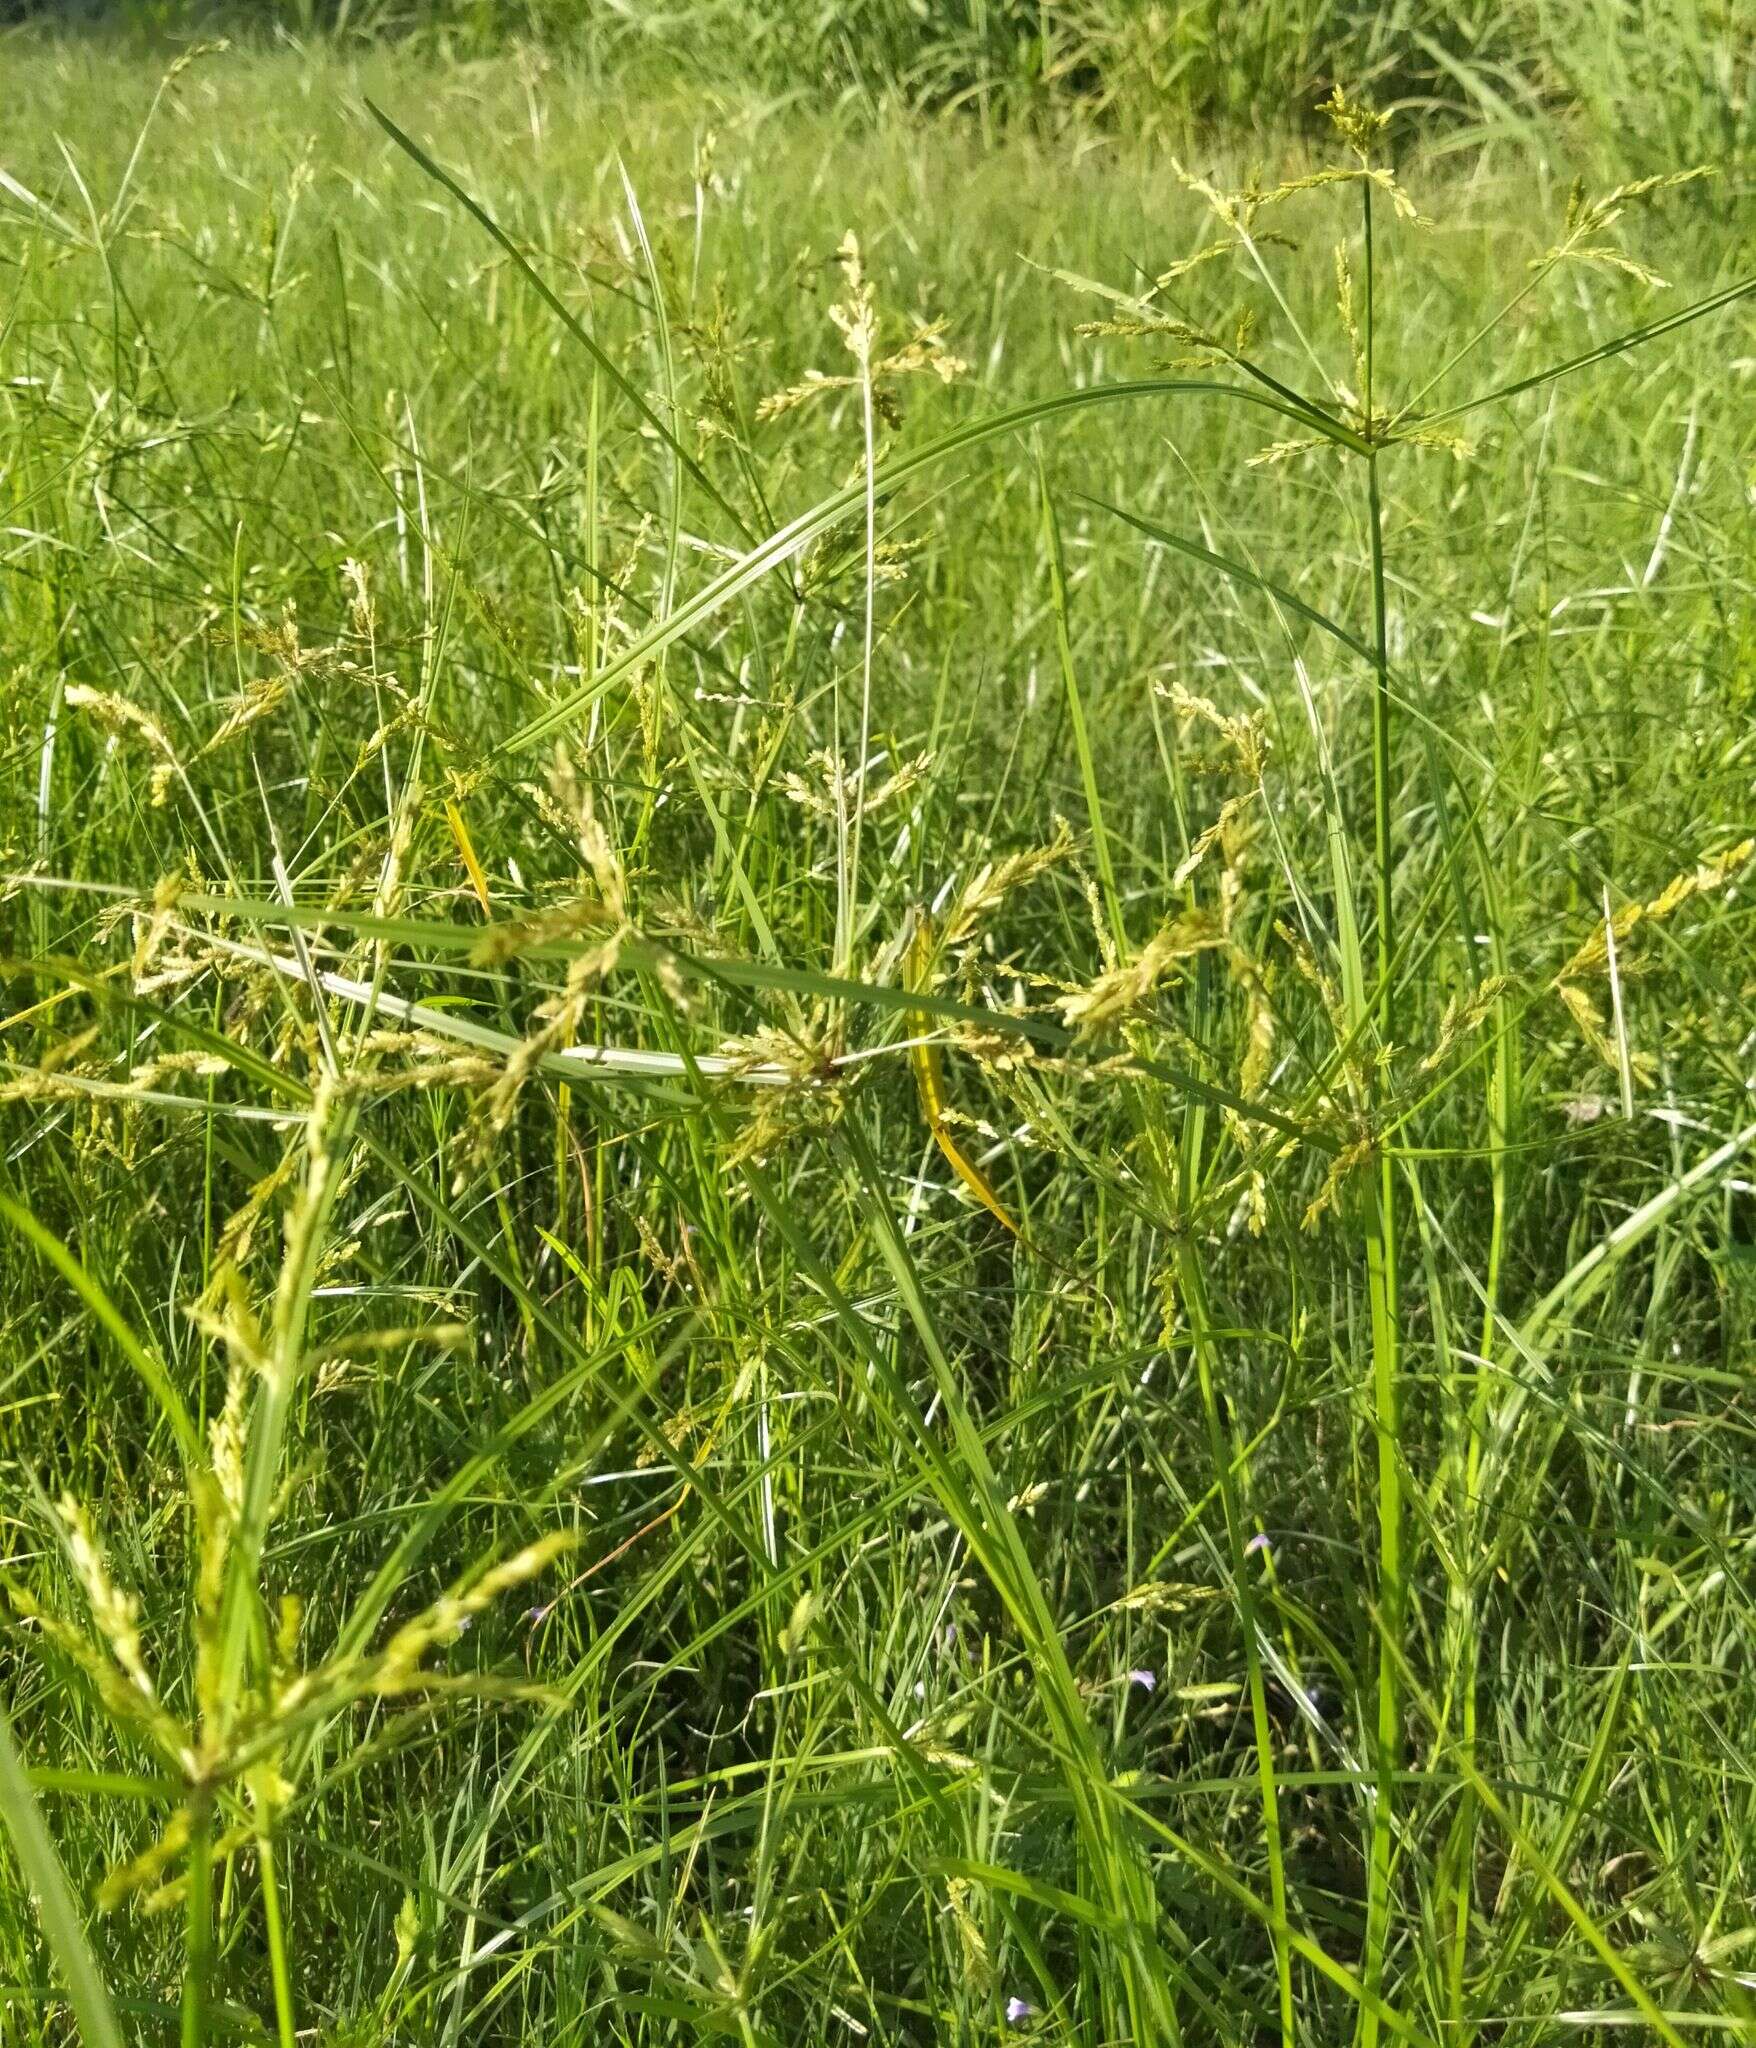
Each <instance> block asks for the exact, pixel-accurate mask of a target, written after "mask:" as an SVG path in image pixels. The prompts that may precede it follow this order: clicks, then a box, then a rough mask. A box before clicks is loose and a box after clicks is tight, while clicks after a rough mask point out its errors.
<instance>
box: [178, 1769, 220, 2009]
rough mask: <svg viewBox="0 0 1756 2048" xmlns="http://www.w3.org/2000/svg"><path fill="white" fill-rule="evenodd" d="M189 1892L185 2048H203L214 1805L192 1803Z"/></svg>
mask: <svg viewBox="0 0 1756 2048" xmlns="http://www.w3.org/2000/svg"><path fill="white" fill-rule="evenodd" d="M190 1815H191V1821H190V1829H189V1891H188V1897H187V1899H186V1901H185V1912H184V1920H183V2033H182V2048H203V2043H204V2042H205V2041H206V2039H207V2008H208V2002H209V1992H210V1980H211V1978H212V1975H213V1802H212V1799H211V1798H210V1796H209V1795H208V1794H207V1793H205V1792H197V1793H196V1794H194V1796H193V1797H192V1799H191V1800H190Z"/></svg>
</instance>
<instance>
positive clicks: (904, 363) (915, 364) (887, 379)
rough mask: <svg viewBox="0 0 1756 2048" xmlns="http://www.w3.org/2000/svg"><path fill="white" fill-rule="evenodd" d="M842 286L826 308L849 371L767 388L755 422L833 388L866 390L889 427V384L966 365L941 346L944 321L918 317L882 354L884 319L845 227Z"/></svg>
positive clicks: (897, 409) (949, 378)
mask: <svg viewBox="0 0 1756 2048" xmlns="http://www.w3.org/2000/svg"><path fill="white" fill-rule="evenodd" d="M836 261H837V262H838V263H839V264H840V265H841V269H842V275H843V277H844V279H845V280H846V290H845V292H844V295H843V297H842V298H841V300H840V301H839V302H838V303H836V304H834V305H832V306H831V307H830V308H829V317H830V320H831V321H832V322H833V323H834V325H835V327H836V329H837V330H838V332H839V333H840V335H841V338H842V345H843V346H844V347H845V348H846V350H847V352H848V354H849V355H850V356H852V357H853V359H854V364H855V369H854V371H853V373H852V374H851V375H850V374H845V373H843V374H833V373H828V372H825V371H823V370H815V369H813V370H807V371H806V372H805V374H804V376H803V378H802V379H801V380H800V381H799V382H798V383H797V384H792V385H789V386H788V387H787V388H786V389H785V390H784V391H775V392H771V393H770V394H769V396H768V397H766V398H764V399H762V400H761V401H760V402H759V403H758V405H757V407H756V417H757V419H758V420H759V421H767V420H773V419H779V418H781V417H782V416H783V415H784V414H786V413H791V412H797V411H798V410H799V409H800V408H801V407H802V406H806V405H810V404H811V403H812V402H813V401H814V400H816V399H819V398H822V397H823V396H824V395H825V394H826V393H829V392H832V391H849V390H856V391H857V390H860V389H862V388H866V389H869V390H870V392H871V395H872V405H873V410H874V411H875V412H876V414H877V415H878V417H879V418H880V419H882V420H883V422H884V424H885V425H886V426H888V427H892V428H895V427H900V426H901V425H902V408H901V406H900V405H899V404H898V403H897V400H896V397H895V395H894V393H893V392H892V390H891V389H890V387H891V386H892V385H893V384H895V383H897V382H899V381H900V380H901V379H902V378H905V377H912V376H920V375H928V376H932V377H935V378H937V379H938V381H939V382H940V383H941V384H954V383H956V381H957V380H958V378H959V377H961V376H963V375H964V374H965V372H966V371H967V370H968V368H969V365H968V364H967V363H966V362H965V361H964V360H963V358H962V357H961V356H956V355H953V354H952V353H951V351H950V350H949V349H948V348H946V346H945V340H944V335H945V324H944V322H943V321H932V322H917V323H916V325H915V328H914V331H913V333H912V334H911V335H910V336H909V338H908V340H906V341H905V342H903V343H901V344H900V345H899V346H898V347H896V348H894V349H891V350H890V351H888V352H887V353H885V352H882V351H881V349H880V337H881V335H882V331H883V318H882V315H881V314H880V312H879V309H878V301H877V296H876V294H875V293H874V291H873V288H872V284H871V281H870V279H868V278H867V276H866V274H865V267H864V263H863V261H862V259H861V255H860V244H859V238H858V236H856V235H855V234H854V232H853V230H852V229H851V228H850V229H849V230H848V232H847V233H846V234H845V235H843V236H842V238H841V245H840V247H839V248H838V249H837V250H836Z"/></svg>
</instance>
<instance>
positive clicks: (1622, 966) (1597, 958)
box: [1551, 839, 1756, 1084]
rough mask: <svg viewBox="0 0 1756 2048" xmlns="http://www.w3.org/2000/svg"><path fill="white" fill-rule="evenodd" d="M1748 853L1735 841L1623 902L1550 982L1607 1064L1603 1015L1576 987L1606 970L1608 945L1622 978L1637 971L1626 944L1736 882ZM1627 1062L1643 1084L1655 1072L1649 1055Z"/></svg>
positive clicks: (1609, 1053)
mask: <svg viewBox="0 0 1756 2048" xmlns="http://www.w3.org/2000/svg"><path fill="white" fill-rule="evenodd" d="M1753 855H1756V839H1743V840H1740V841H1739V842H1738V844H1737V845H1735V846H1731V847H1728V848H1727V849H1726V850H1725V852H1724V853H1720V854H1715V855H1714V856H1713V858H1712V859H1710V860H1704V861H1700V862H1697V864H1696V865H1695V866H1694V867H1692V868H1685V869H1684V870H1683V871H1682V872H1681V873H1680V874H1677V875H1673V876H1672V878H1671V879H1670V881H1668V882H1667V883H1666V884H1665V886H1664V887H1663V888H1662V889H1661V890H1660V891H1659V892H1658V894H1657V895H1656V896H1652V897H1649V898H1648V899H1647V900H1646V901H1645V902H1643V903H1638V902H1637V903H1629V904H1625V905H1624V906H1623V907H1622V909H1620V910H1619V911H1617V912H1616V914H1615V916H1614V917H1613V918H1612V919H1611V920H1610V922H1609V925H1608V927H1607V928H1606V927H1605V926H1604V925H1603V924H1602V923H1599V924H1597V925H1595V926H1594V927H1593V929H1592V931H1591V934H1590V936H1589V937H1587V938H1586V939H1585V940H1584V942H1583V943H1582V944H1581V945H1580V946H1578V947H1577V948H1576V949H1575V950H1574V952H1573V954H1572V955H1571V957H1570V958H1569V959H1568V961H1567V963H1566V965H1565V966H1564V967H1563V968H1562V969H1561V971H1560V973H1559V974H1557V975H1556V976H1555V979H1554V981H1553V983H1552V984H1551V986H1552V987H1553V989H1554V992H1555V994H1556V995H1557V996H1558V997H1559V998H1560V1000H1561V1002H1562V1003H1563V1005H1564V1006H1565V1007H1566V1010H1567V1014H1568V1015H1569V1016H1570V1017H1571V1018H1572V1019H1573V1022H1574V1025H1575V1026H1576V1028H1577V1029H1578V1032H1579V1035H1580V1037H1582V1038H1583V1039H1584V1040H1585V1042H1586V1044H1587V1045H1589V1046H1590V1047H1591V1049H1592V1051H1593V1052H1594V1053H1596V1054H1597V1056H1598V1058H1599V1059H1601V1060H1602V1061H1603V1062H1604V1063H1605V1064H1606V1065H1607V1066H1610V1067H1614V1068H1618V1069H1619V1068H1620V1065H1621V1061H1620V1059H1619V1057H1618V1054H1617V1049H1616V1047H1615V1045H1614V1044H1613V1043H1612V1042H1611V1039H1610V1036H1609V1033H1608V1030H1607V1029H1606V1027H1605V1022H1604V1017H1603V1013H1602V1012H1601V1011H1600V1010H1599V1008H1598V1006H1597V1004H1596V1003H1595V1002H1594V1001H1593V1000H1592V998H1591V996H1590V995H1589V993H1588V992H1587V991H1586V990H1585V989H1584V988H1583V987H1582V986H1581V983H1582V982H1585V981H1588V980H1590V979H1591V978H1593V977H1595V976H1597V975H1601V974H1607V973H1608V972H1609V965H1610V953H1611V947H1612V945H1613V946H1614V948H1615V952H1616V958H1617V964H1618V967H1619V970H1620V972H1621V973H1622V975H1623V976H1624V978H1626V977H1628V976H1630V975H1633V974H1635V973H1638V972H1639V971H1640V967H1641V964H1642V963H1641V962H1640V960H1639V959H1638V957H1637V956H1636V957H1630V955H1629V952H1628V942H1629V941H1630V940H1632V939H1635V938H1637V937H1638V935H1639V933H1640V931H1641V930H1642V928H1643V927H1645V926H1647V925H1651V924H1660V923H1663V922H1664V920H1665V919H1666V918H1669V917H1672V916H1674V915H1675V914H1676V912H1677V911H1679V910H1680V909H1682V907H1683V906H1684V904H1686V903H1688V902H1689V901H1690V900H1691V899H1692V898H1694V897H1696V896H1703V895H1708V894H1710V893H1712V892H1713V891H1714V890H1717V889H1723V888H1725V887H1726V886H1727V884H1728V883H1730V882H1732V881H1733V880H1735V879H1736V877H1737V876H1738V874H1739V873H1740V872H1741V871H1742V870H1743V868H1744V867H1745V866H1746V865H1747V864H1748V863H1749V861H1750V859H1751V858H1752V856H1753ZM1630 1064H1631V1065H1632V1067H1633V1069H1634V1071H1635V1074H1636V1077H1637V1078H1638V1079H1640V1080H1641V1082H1642V1083H1643V1084H1645V1083H1647V1082H1649V1081H1650V1079H1651V1078H1652V1075H1653V1074H1654V1072H1655V1071H1656V1070H1655V1068H1654V1067H1653V1064H1652V1060H1651V1056H1650V1055H1649V1054H1642V1053H1636V1054H1635V1055H1634V1056H1633V1058H1632V1060H1631V1062H1630Z"/></svg>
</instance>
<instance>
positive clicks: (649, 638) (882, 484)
mask: <svg viewBox="0 0 1756 2048" xmlns="http://www.w3.org/2000/svg"><path fill="white" fill-rule="evenodd" d="M1188 397H1201V398H1218V399H1229V400H1231V401H1233V402H1234V403H1236V404H1238V405H1247V406H1253V407H1255V408H1256V409H1257V410H1258V411H1260V412H1267V413H1272V414H1274V415H1275V416H1276V417H1278V418H1281V419H1289V420H1293V421H1296V422H1297V424H1298V425H1300V426H1301V427H1309V425H1310V424H1311V422H1310V417H1309V415H1308V414H1307V413H1305V412H1303V411H1301V410H1300V409H1299V408H1298V407H1296V406H1292V405H1288V404H1286V403H1285V402H1284V401H1282V400H1281V399H1278V398H1275V397H1272V396H1271V395H1269V394H1268V393H1266V392H1263V391H1256V390H1250V389H1248V388H1246V387H1245V386H1244V385H1241V384H1220V383H1216V382H1215V381H1214V380H1213V379H1212V378H1210V377H1142V378H1137V379H1131V380H1129V381H1128V382H1126V383H1118V384H1094V385H1091V386H1089V387H1087V388H1086V389H1084V390H1079V391H1062V392H1057V393H1056V395H1055V396H1054V397H1053V398H1038V399H1032V400H1030V401H1029V402H1028V403H1027V404H1024V405H1014V406H1008V407H1007V408H1006V409H1005V410H1004V411H1002V412H996V413H987V414H984V415H983V417H982V418H980V419H976V420H966V421H965V422H964V423H963V425H962V426H959V427H954V428H953V429H952V430H951V432H950V433H948V434H942V435H940V436H939V438H938V439H937V440H933V441H929V442H927V443H926V444H925V445H924V446H923V447H920V448H915V449H912V450H911V451H910V452H909V453H908V454H906V455H899V456H895V457H893V458H892V460H891V461H890V462H889V463H888V464H886V465H885V467H884V468H883V469H881V470H880V471H879V472H878V475H877V477H876V479H875V481H874V484H873V488H874V489H875V490H877V491H879V492H885V491H891V490H894V489H895V488H896V487H897V486H898V485H899V484H903V483H906V482H907V481H908V480H909V478H910V477H914V476H919V475H921V474H922V473H923V472H925V471H927V470H930V469H932V468H934V467H935V466H936V465H937V464H939V463H941V462H944V461H946V460H948V459H949V458H950V457H952V456H954V455H961V454H962V453H963V452H964V451H965V450H966V449H970V448H979V447H980V446H981V445H982V443H983V442H984V441H993V440H997V439H999V438H1000V437H1001V436H1002V435H1004V434H1013V433H1017V432H1019V431H1020V430H1021V429H1022V428H1025V427H1034V426H1041V425H1043V424H1045V423H1047V422H1048V421H1050V420H1055V419H1062V418H1065V417H1066V415H1067V414H1069V413H1074V412H1083V411H1084V410H1085V409H1086V408H1087V407H1088V406H1093V405H1120V404H1123V403H1126V402H1128V401H1130V400H1135V399H1149V398H1188ZM1334 438H1335V440H1336V441H1337V444H1338V445H1339V446H1342V447H1345V448H1351V449H1353V450H1354V452H1355V453H1356V454H1363V453H1364V452H1365V449H1366V444H1365V442H1363V441H1362V440H1361V439H1360V437H1359V436H1358V435H1357V434H1352V433H1341V432H1338V433H1337V434H1336V435H1335V436H1334ZM866 493H867V484H866V480H865V478H864V477H861V479H860V480H859V481H858V482H857V483H853V484H849V485H847V486H846V487H845V488H844V489H842V490H839V491H835V492H833V493H832V494H831V495H830V496H829V497H827V498H823V499H820V500H819V501H818V503H817V504H815V505H813V506H812V507H811V509H810V510H809V511H808V512H801V513H800V514H799V516H798V517H797V518H796V519H794V520H791V521H790V522H789V523H788V524H787V525H785V526H783V527H781V528H780V529H779V530H778V531H777V532H774V533H771V534H770V535H769V536H768V538H767V539H766V540H763V541H760V542H758V543H757V545H756V546H755V547H753V548H752V549H751V550H750V552H749V553H748V554H746V555H743V556H741V557H740V558H739V559H738V560H737V561H735V562H733V563H732V564H731V565H730V567H729V568H726V569H724V570H722V571H721V572H720V574H719V575H718V576H716V577H714V579H713V580H712V582H711V583H708V584H706V585H704V586H703V587H702V588H701V589H700V590H698V591H697V592H696V593H695V595H694V596H693V597H691V598H687V599H685V600H684V602H683V603H682V604H680V605H678V607H677V608H676V610H675V611H673V612H672V613H671V614H670V616H669V617H668V618H665V619H661V620H660V621H659V622H658V623H657V624H656V625H653V626H651V627H649V628H648V629H647V631H646V632H644V633H643V634H641V636H640V638H639V639H638V640H635V641H634V642H632V643H631V645H629V646H628V647H626V648H625V649H624V650H623V651H622V653H621V654H619V655H618V656H617V657H616V659H615V660H614V661H612V662H610V663H608V664H607V665H606V666H605V667H604V668H602V669H600V670H599V671H598V673H597V674H596V675H595V676H594V677H593V678H592V680H591V681H590V682H589V683H584V684H582V685H581V686H580V688H579V689H577V690H574V691H572V692H571V693H570V694H569V695H567V696H566V697H563V698H561V699H560V700H559V701H558V702H556V703H554V704H551V705H549V706H548V708H547V709H546V710H544V711H542V712H540V713H539V714H538V715H537V716H536V717H535V718H533V719H531V720H530V721H529V722H528V723H527V724H525V725H522V726H520V727H519V729H518V731H517V732H515V733H513V734H512V735H511V737H510V738H508V739H507V740H505V741H503V742H502V743H501V746H500V748H499V750H498V751H499V752H500V753H501V754H516V753H520V752H522V751H523V750H524V749H525V748H526V747H530V746H534V745H535V744H536V742H537V741H538V740H541V739H546V738H547V737H548V735H549V734H550V733H552V732H553V731H554V730H555V729H556V728H557V727H558V726H561V725H565V724H566V723H567V721H568V720H569V719H571V718H574V717H577V716H578V714H579V713H580V712H582V711H584V710H585V709H587V708H588V706H589V705H590V704H591V703H592V702H593V700H594V699H596V698H598V697H600V696H602V695H603V693H604V692H605V691H606V690H607V689H609V688H610V687H611V685H612V684H614V683H616V682H618V681H619V680H620V679H621V678H622V677H623V676H625V675H627V674H628V673H629V672H630V671H631V670H633V669H636V668H638V667H639V666H640V665H641V664H642V663H643V662H647V661H650V660H651V659H652V658H653V657H654V655H656V654H658V653H659V652H661V651H662V650H663V649H664V648H666V647H669V646H670V645H671V643H672V642H673V641H674V640H679V639H681V638H682V636H683V635H684V634H685V633H689V632H692V631H693V630H694V629H695V628H696V627H697V626H699V625H700V624H701V623H702V621H703V620H705V619H709V618H711V617H712V616H713V614H714V613H715V612H717V611H718V610H719V609H720V607H721V606H722V605H725V604H727V603H729V602H730V600H731V599H733V598H734V597H736V596H737V595H738V594H739V593H740V592H741V591H744V590H748V589H749V588H750V586H751V585H752V584H754V583H759V582H760V581H761V580H762V578H763V577H764V576H766V575H768V574H769V573H770V571H771V570H774V569H778V568H779V567H780V566H781V564H782V563H783V562H787V561H790V560H791V559H792V557H793V556H794V555H796V554H797V553H798V552H799V550H800V549H801V548H803V547H807V546H809V545H810V543H811V542H812V541H813V540H815V539H816V538H817V536H818V535H819V534H820V533H824V532H827V531H828V529H829V528H830V527H832V526H836V525H838V524H839V523H840V522H841V521H842V520H843V519H846V518H847V517H848V516H849V515H850V514H852V513H853V512H855V511H857V510H858V509H859V508H860V507H861V506H863V505H864V504H865V502H866Z"/></svg>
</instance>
